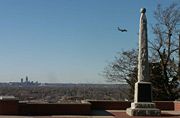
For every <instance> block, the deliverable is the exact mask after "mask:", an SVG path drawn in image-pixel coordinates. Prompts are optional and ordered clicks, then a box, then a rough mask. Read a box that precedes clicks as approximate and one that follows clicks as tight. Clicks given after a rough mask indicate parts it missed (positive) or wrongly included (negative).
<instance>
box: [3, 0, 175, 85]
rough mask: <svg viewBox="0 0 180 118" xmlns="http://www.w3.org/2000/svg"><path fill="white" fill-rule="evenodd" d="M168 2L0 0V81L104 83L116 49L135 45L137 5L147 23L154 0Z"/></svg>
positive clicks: (142, 0)
mask: <svg viewBox="0 0 180 118" xmlns="http://www.w3.org/2000/svg"><path fill="white" fill-rule="evenodd" d="M177 1H178V0H175V2H177ZM172 2H173V0H0V81H1V82H9V81H20V78H25V76H26V75H27V76H28V77H29V79H30V80H33V81H39V82H63V83H103V82H105V79H103V77H102V76H101V75H100V74H101V73H102V71H103V70H104V67H105V66H106V65H107V63H108V62H111V61H112V60H113V59H114V56H115V55H117V52H119V51H121V50H122V49H123V50H126V49H130V48H134V47H136V46H137V43H138V36H137V33H138V30H139V29H138V28H139V17H140V12H139V11H140V8H141V7H145V8H146V9H147V18H148V24H149V25H150V24H153V11H154V9H155V8H156V6H157V4H158V3H160V4H162V5H164V6H167V5H169V4H170V3H172ZM117 26H120V27H122V28H127V30H128V32H127V33H121V32H118V31H117ZM150 33H151V32H150V28H149V38H150V37H151V34H150Z"/></svg>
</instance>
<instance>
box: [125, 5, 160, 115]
mask: <svg viewBox="0 0 180 118" xmlns="http://www.w3.org/2000/svg"><path fill="white" fill-rule="evenodd" d="M145 12H146V9H145V8H141V17H140V28H139V55H138V82H136V83H135V92H134V93H135V94H134V102H133V103H131V107H130V108H128V109H127V110H126V112H127V114H128V115H130V116H157V115H160V110H159V109H157V108H155V104H154V103H152V90H151V89H152V88H151V83H150V82H149V63H148V38H147V19H146V15H145Z"/></svg>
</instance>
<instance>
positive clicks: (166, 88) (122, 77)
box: [104, 4, 180, 100]
mask: <svg viewBox="0 0 180 118" xmlns="http://www.w3.org/2000/svg"><path fill="white" fill-rule="evenodd" d="M154 17H155V19H156V21H157V22H156V23H155V25H153V26H152V29H153V33H154V35H155V39H154V40H151V41H149V43H150V50H149V52H150V55H149V56H150V58H149V64H150V81H151V82H152V86H153V93H154V94H153V95H154V96H153V97H154V98H155V100H175V99H177V98H178V84H179V83H178V61H176V60H177V59H178V58H177V51H178V49H179V46H178V45H177V44H178V43H177V41H178V40H177V33H176V30H177V26H178V23H180V9H179V7H178V5H177V4H172V5H170V6H169V7H167V8H162V7H161V6H160V5H158V6H157V9H156V10H155V12H154ZM104 75H105V77H106V78H107V80H109V81H118V82H122V81H123V82H126V83H127V84H128V85H129V86H130V91H129V97H130V99H132V96H133V93H134V83H135V82H136V81H137V50H134V49H132V50H128V51H122V52H121V53H119V57H116V58H115V61H114V62H112V63H110V64H109V65H108V66H107V67H106V68H105V70H104Z"/></svg>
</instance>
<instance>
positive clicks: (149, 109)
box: [126, 82, 161, 116]
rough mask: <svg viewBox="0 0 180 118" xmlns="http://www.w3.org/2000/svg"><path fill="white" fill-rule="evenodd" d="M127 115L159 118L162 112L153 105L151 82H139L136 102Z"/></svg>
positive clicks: (135, 97)
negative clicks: (156, 117) (157, 117)
mask: <svg viewBox="0 0 180 118" xmlns="http://www.w3.org/2000/svg"><path fill="white" fill-rule="evenodd" d="M126 113H127V114H128V115H130V116H159V115H160V114H161V111H160V110H159V109H157V108H156V105H155V103H152V92H151V83H150V82H137V83H136V84H135V96H134V102H133V103H131V107H130V108H127V110H126Z"/></svg>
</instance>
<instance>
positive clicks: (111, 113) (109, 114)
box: [0, 110, 180, 118]
mask: <svg viewBox="0 0 180 118" xmlns="http://www.w3.org/2000/svg"><path fill="white" fill-rule="evenodd" d="M0 118H145V117H143V116H141V117H140V116H138V117H137V116H136V117H134V116H133V117H131V116H128V115H127V114H126V113H125V111H120V110H107V111H93V112H92V115H90V116H77V115H59V116H0ZM146 118H180V111H178V112H177V111H176V112H175V111H162V113H161V116H158V117H146Z"/></svg>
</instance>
